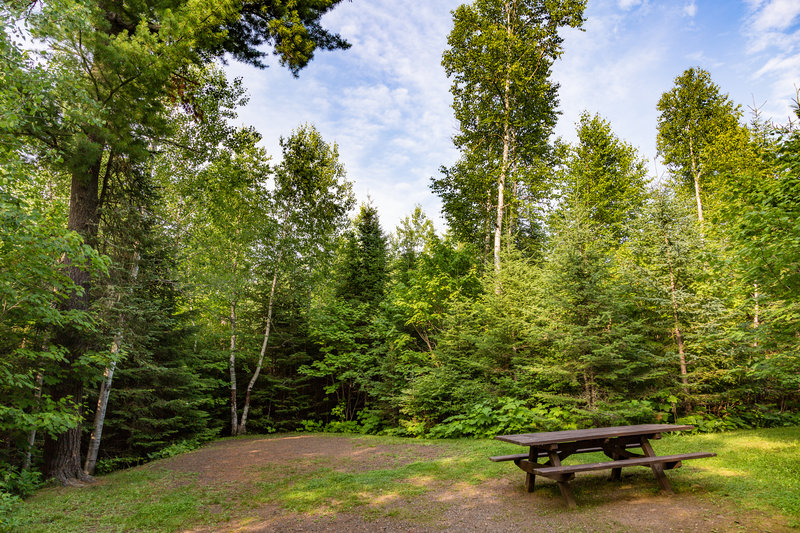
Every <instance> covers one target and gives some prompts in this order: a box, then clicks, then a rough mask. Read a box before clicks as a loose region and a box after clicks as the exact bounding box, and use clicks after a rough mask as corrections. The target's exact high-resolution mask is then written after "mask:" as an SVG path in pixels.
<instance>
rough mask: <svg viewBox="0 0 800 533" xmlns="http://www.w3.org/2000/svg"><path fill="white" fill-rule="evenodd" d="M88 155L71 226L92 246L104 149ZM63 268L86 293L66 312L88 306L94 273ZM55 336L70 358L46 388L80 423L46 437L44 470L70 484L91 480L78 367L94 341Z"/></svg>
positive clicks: (79, 334)
mask: <svg viewBox="0 0 800 533" xmlns="http://www.w3.org/2000/svg"><path fill="white" fill-rule="evenodd" d="M90 150H91V148H88V149H86V152H89V151H90ZM79 155H80V154H78V156H79ZM84 155H85V156H86V157H91V158H93V159H92V162H91V163H90V164H88V165H86V166H84V167H83V168H82V169H79V170H76V171H75V172H74V173H73V174H72V183H71V186H70V201H69V216H68V219H67V229H70V230H72V231H75V232H77V233H78V234H80V235H81V236H82V237H83V239H84V241H85V242H86V244H88V245H90V246H94V245H95V244H96V243H95V241H96V237H97V225H98V222H99V219H100V217H99V214H100V213H99V204H100V202H99V197H98V182H99V176H100V168H101V166H102V153H101V152H100V153H97V154H88V153H87V154H84ZM65 267H66V269H67V275H68V276H69V278H70V279H71V280H72V282H73V283H75V285H77V286H78V287H80V288H81V289H82V290H83V292H82V294H78V293H74V294H72V295H71V296H70V298H69V299H68V300H67V301H66V302H64V304H63V306H62V308H63V309H64V310H66V311H86V310H88V309H89V302H90V295H91V289H92V285H91V274H90V273H89V272H87V271H86V270H84V269H82V268H79V267H77V266H75V265H71V264H69V263H67V264H66V265H65ZM53 341H54V343H55V344H56V345H58V346H62V347H64V348H65V349H66V358H65V360H64V361H63V362H62V363H60V369H59V370H60V373H61V376H62V378H61V380H60V381H59V382H58V383H57V384H55V385H53V386H52V387H50V389H49V391H48V392H49V395H50V397H51V398H52V399H53V400H54V401H56V402H58V401H62V400H63V401H66V403H67V405H69V406H70V408H71V410H72V412H73V414H74V415H75V417H76V420H77V422H76V424H75V427H72V428H70V429H68V430H67V431H65V432H64V433H61V434H60V435H58V436H56V437H51V436H50V435H47V436H45V439H44V468H43V473H44V476H45V478H53V479H55V480H56V481H58V482H59V483H61V484H63V485H72V484H76V483H80V482H82V481H88V480H90V479H91V478H90V477H89V476H87V475H86V474H85V473H84V472H83V469H82V468H81V421H82V418H83V409H82V405H81V404H82V402H83V378H82V377H81V375H80V373H79V372H76V369H75V368H74V365H75V364H76V363H77V362H78V360H79V359H80V358H81V357H82V356H83V355H84V354H85V353H86V352H87V351H88V350H89V349H90V348H91V342H90V339H89V338H87V334H86V332H84V331H80V330H79V329H77V328H76V327H74V326H72V325H67V326H64V327H59V328H57V329H56V330H55V332H54V336H53Z"/></svg>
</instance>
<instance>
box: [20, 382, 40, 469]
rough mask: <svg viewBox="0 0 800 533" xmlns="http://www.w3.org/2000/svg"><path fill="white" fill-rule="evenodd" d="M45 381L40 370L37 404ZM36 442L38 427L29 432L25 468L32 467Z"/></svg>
mask: <svg viewBox="0 0 800 533" xmlns="http://www.w3.org/2000/svg"><path fill="white" fill-rule="evenodd" d="M43 382H44V375H43V374H42V373H41V372H39V373H38V374H36V389H34V390H35V392H34V394H33V397H34V398H35V399H36V405H37V406H38V405H39V402H40V401H41V399H42V383H43ZM35 442H36V429H35V428H34V429H32V430H30V432H28V449H27V451H26V452H25V464H24V465H23V466H22V469H23V470H28V469H29V468H30V467H31V453H33V444H34V443H35Z"/></svg>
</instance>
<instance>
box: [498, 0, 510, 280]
mask: <svg viewBox="0 0 800 533" xmlns="http://www.w3.org/2000/svg"><path fill="white" fill-rule="evenodd" d="M505 7H506V34H507V35H508V36H511V33H512V28H511V5H510V3H509V2H506V6H505ZM509 70H510V66H509V65H508V64H506V72H505V81H504V85H503V159H502V161H501V163H500V175H499V176H498V178H497V219H496V221H495V227H494V270H495V274H499V273H500V245H501V242H502V237H503V211H504V210H505V202H504V194H505V188H506V177H507V174H508V159H509V148H510V146H511V73H510V72H509ZM495 293H497V294H500V278H499V277H498V278H497V279H496V280H495Z"/></svg>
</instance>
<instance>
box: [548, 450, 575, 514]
mask: <svg viewBox="0 0 800 533" xmlns="http://www.w3.org/2000/svg"><path fill="white" fill-rule="evenodd" d="M548 455H549V456H550V464H551V466H561V459H560V458H559V457H558V453H556V452H555V451H554V450H551V451H550V453H549V454H548ZM572 477H574V475H572V476H564V477H562V478H560V479H557V480H556V482H557V483H558V489H559V490H560V491H561V496H562V497H563V498H564V501H565V502H566V503H567V507H569V508H570V509H572V508H574V507H577V506H578V504H577V503H575V497H574V496H573V495H572V488H571V487H570V486H569V480H570V479H572Z"/></svg>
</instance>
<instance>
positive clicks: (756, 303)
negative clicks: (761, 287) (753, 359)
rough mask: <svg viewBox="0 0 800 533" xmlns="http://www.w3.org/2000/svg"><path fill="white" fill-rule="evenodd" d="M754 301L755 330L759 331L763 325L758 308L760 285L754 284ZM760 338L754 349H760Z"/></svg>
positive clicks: (754, 343)
mask: <svg viewBox="0 0 800 533" xmlns="http://www.w3.org/2000/svg"><path fill="white" fill-rule="evenodd" d="M753 301H754V302H755V305H754V309H753V329H758V327H759V326H760V325H761V317H760V316H759V308H758V283H753ZM757 339H758V338H757V337H756V340H755V341H753V347H754V348H758V340H757Z"/></svg>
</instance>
